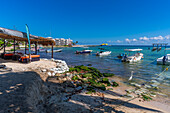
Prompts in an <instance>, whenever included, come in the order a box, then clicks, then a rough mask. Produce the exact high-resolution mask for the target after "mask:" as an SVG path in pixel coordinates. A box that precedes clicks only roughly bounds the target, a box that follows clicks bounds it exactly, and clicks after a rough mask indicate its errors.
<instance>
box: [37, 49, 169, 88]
mask: <svg viewBox="0 0 170 113" xmlns="http://www.w3.org/2000/svg"><path fill="white" fill-rule="evenodd" d="M98 48H100V46H98V47H89V48H83V47H71V48H62V49H63V51H62V52H59V53H54V58H55V59H61V60H65V61H66V62H67V64H68V65H71V66H75V65H85V66H87V65H88V64H92V66H93V67H95V68H97V69H99V70H100V71H102V72H109V73H114V74H116V75H117V76H121V77H123V78H125V79H128V78H129V77H130V75H131V71H134V74H133V75H134V76H133V79H137V80H139V81H142V82H154V83H156V84H157V85H158V86H160V87H162V88H164V89H168V91H169V86H170V68H169V69H168V70H166V68H167V66H164V65H157V63H156V59H157V58H159V57H161V56H163V55H165V54H168V53H169V54H170V50H169V51H165V50H164V49H165V48H164V47H162V50H161V51H159V52H157V51H154V52H152V51H151V49H152V46H107V47H105V49H108V50H109V51H112V53H111V54H110V55H108V56H103V57H99V56H96V55H95V53H96V52H97V51H100V50H99V49H98ZM138 48H140V49H143V51H142V53H143V54H144V58H143V59H142V60H141V61H139V62H137V63H125V62H121V60H120V59H118V58H117V56H118V55H119V54H120V53H125V52H124V49H138ZM149 48H150V49H149ZM55 49H60V48H55ZM85 49H90V50H93V52H92V53H91V54H75V51H76V50H78V51H81V50H85ZM126 53H127V52H126ZM39 54H40V55H41V57H44V58H51V53H39ZM131 54H133V53H132V52H131ZM164 70H165V71H164ZM163 71H164V72H163ZM161 72H163V73H161ZM160 73H161V74H160Z"/></svg>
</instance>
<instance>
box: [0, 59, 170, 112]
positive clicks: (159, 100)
mask: <svg viewBox="0 0 170 113" xmlns="http://www.w3.org/2000/svg"><path fill="white" fill-rule="evenodd" d="M0 61H1V63H3V64H5V65H7V66H8V67H11V68H12V69H13V72H27V71H34V72H36V73H37V74H39V76H40V77H41V79H42V80H43V81H45V82H46V84H49V83H50V84H49V85H50V87H52V86H53V85H52V84H51V83H56V82H58V80H55V79H53V78H51V77H49V76H48V74H47V73H44V72H42V71H41V68H42V69H43V68H44V69H50V68H54V67H56V63H55V62H53V61H50V60H43V59H41V61H38V62H32V63H30V64H21V63H17V62H15V61H10V60H9V61H8V60H7V61H6V60H2V59H0ZM44 62H46V63H44ZM49 64H50V65H49ZM18 67H19V68H18ZM1 73H2V72H1ZM7 73H8V72H7ZM47 78H49V79H48V80H47ZM111 79H113V80H115V81H116V82H118V83H119V84H120V86H119V87H116V88H114V89H113V91H108V92H109V93H108V92H107V93H106V92H103V93H104V94H105V98H106V100H105V101H108V99H109V100H110V99H111V100H115V101H116V100H119V99H120V100H122V99H123V100H129V98H124V97H122V96H121V95H124V94H125V93H126V92H125V90H126V89H128V88H134V87H133V86H128V85H126V84H124V79H123V78H121V77H117V76H114V77H113V78H111ZM54 87H58V86H54ZM111 92H112V93H111ZM80 95H86V96H89V95H87V94H85V93H83V92H82V93H80V94H75V95H73V98H75V99H78V98H80V97H79V96H80ZM86 96H84V97H83V98H85V97H86ZM92 97H93V98H96V97H100V96H99V95H96V94H94V95H92ZM81 98H82V97H81ZM83 98H82V99H83ZM86 98H87V97H86ZM163 99H164V100H165V101H163ZM97 100H100V101H103V100H101V97H100V98H98V99H97ZM70 101H71V102H73V103H75V100H74V101H73V100H70ZM82 101H84V100H82ZM169 101H170V100H169V98H163V97H161V96H158V97H154V99H153V100H152V101H149V102H139V100H138V99H135V100H132V101H131V102H130V103H129V102H128V103H127V102H124V103H125V104H128V105H134V106H136V105H137V106H136V107H137V108H131V107H128V106H124V105H121V106H119V107H118V108H115V109H114V110H117V111H124V112H127V113H128V112H130V111H131V112H134V111H135V110H137V111H138V110H139V109H138V107H139V106H143V108H149V109H150V110H151V109H157V107H158V109H159V110H161V108H162V110H163V112H168V110H169V109H168V108H165V107H163V105H164V104H167V105H170V102H169ZM68 102H69V101H68ZM92 103H93V104H94V102H92ZM116 103H119V102H117V101H116ZM62 104H66V103H65V102H64V103H62ZM76 104H78V103H77V102H76ZM100 104H101V103H100ZM66 105H69V103H67V104H66ZM71 105H72V104H71ZM102 105H103V104H102ZM152 105H154V106H152ZM167 105H165V106H167ZM83 106H86V105H84V104H83ZM104 106H105V104H104V105H103V108H104ZM107 106H108V103H107ZM109 106H112V108H114V107H115V105H112V104H109ZM61 107H62V106H61ZM73 107H74V106H73ZM94 108H95V109H98V108H96V107H94ZM74 109H76V108H74ZM82 109H83V108H82ZM158 109H157V110H158ZM84 110H86V109H84ZM98 110H99V109H98ZM150 110H149V111H147V110H146V109H143V110H140V112H153V111H150ZM159 110H158V111H159ZM162 110H161V111H162Z"/></svg>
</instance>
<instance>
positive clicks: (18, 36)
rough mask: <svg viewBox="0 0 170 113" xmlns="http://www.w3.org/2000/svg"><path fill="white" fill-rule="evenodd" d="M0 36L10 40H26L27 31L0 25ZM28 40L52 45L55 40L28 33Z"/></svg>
mask: <svg viewBox="0 0 170 113" xmlns="http://www.w3.org/2000/svg"><path fill="white" fill-rule="evenodd" d="M0 38H3V39H11V40H14V39H15V40H17V41H28V39H27V33H25V32H21V31H17V30H11V29H6V28H2V27H0ZM30 41H31V43H35V42H38V43H39V44H42V45H52V44H55V41H54V40H52V39H48V38H44V37H40V36H35V35H31V34H30Z"/></svg>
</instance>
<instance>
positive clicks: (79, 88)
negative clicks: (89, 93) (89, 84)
mask: <svg viewBox="0 0 170 113" xmlns="http://www.w3.org/2000/svg"><path fill="white" fill-rule="evenodd" d="M75 89H76V90H77V91H79V90H81V89H83V87H81V86H79V87H77V88H75Z"/></svg>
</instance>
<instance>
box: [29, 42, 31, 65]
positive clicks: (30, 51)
mask: <svg viewBox="0 0 170 113" xmlns="http://www.w3.org/2000/svg"><path fill="white" fill-rule="evenodd" d="M29 62H30V63H31V40H30V44H29Z"/></svg>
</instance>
